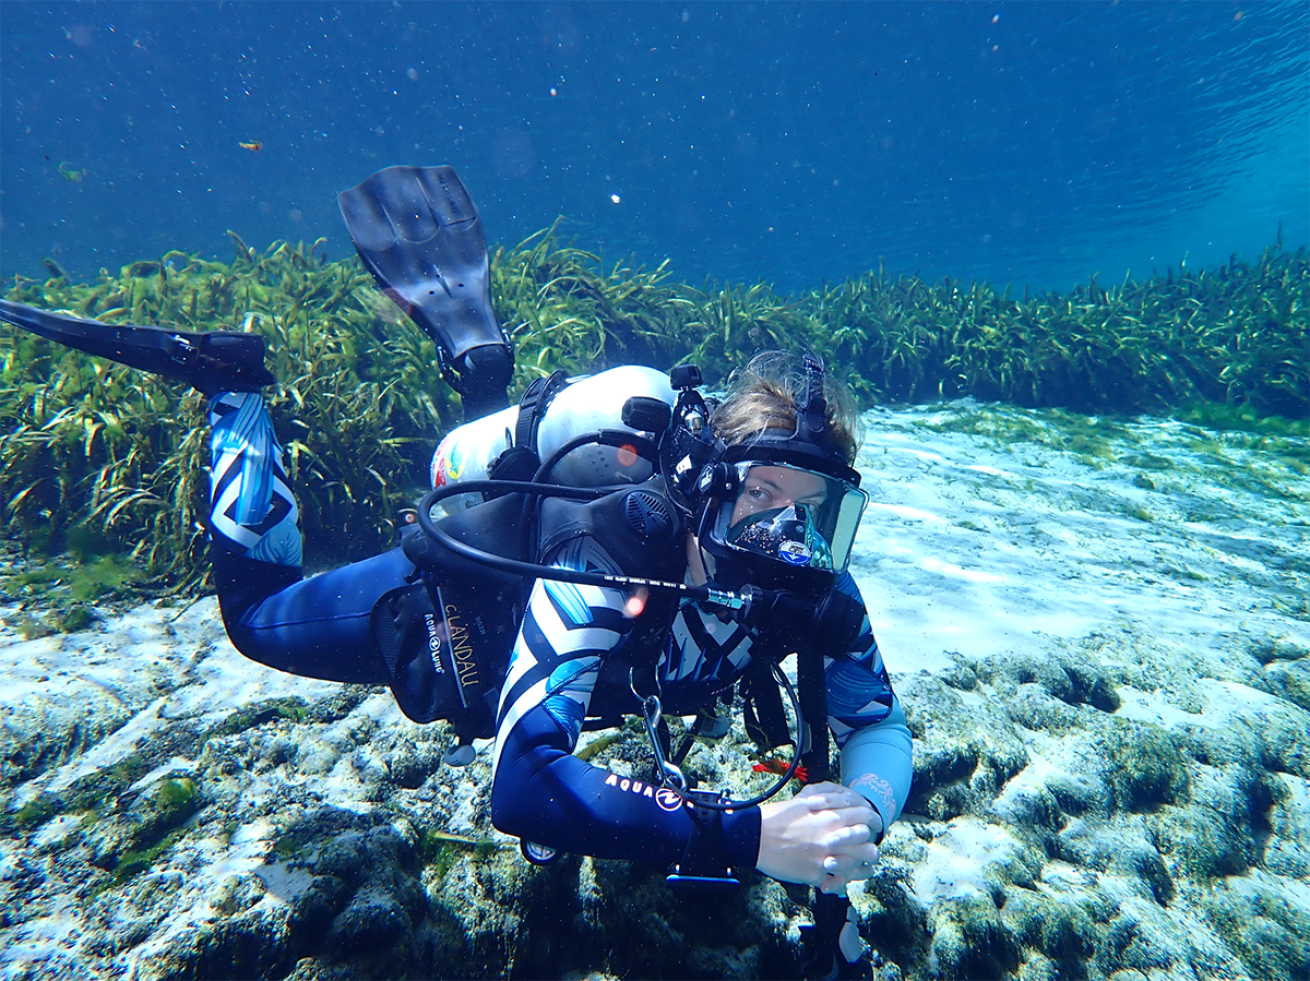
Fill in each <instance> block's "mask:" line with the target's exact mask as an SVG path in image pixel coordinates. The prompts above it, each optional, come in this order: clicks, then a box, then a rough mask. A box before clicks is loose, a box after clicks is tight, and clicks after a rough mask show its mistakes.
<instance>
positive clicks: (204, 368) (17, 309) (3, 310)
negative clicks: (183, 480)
mask: <svg viewBox="0 0 1310 981" xmlns="http://www.w3.org/2000/svg"><path fill="white" fill-rule="evenodd" d="M0 320H3V321H5V322H6V323H10V324H13V325H14V326H15V327H21V328H23V329H24V330H30V331H31V332H32V333H33V334H39V335H41V336H42V337H45V338H48V339H49V340H52V341H58V342H59V343H60V344H66V345H68V346H69V347H75V348H77V349H78V350H79V351H85V352H86V353H87V354H94V355H97V356H98V357H102V358H108V359H109V360H110V361H117V362H118V363H119V364H125V365H129V366H131V367H133V368H139V369H141V370H142V371H149V372H152V373H154V374H156V375H163V376H165V377H166V378H177V379H180V380H182V381H184V382H186V383H187V384H189V385H191V386H192V387H194V388H197V389H199V390H200V391H201V392H203V393H204V394H206V395H213V394H214V393H215V392H254V391H257V390H259V389H260V388H263V387H264V386H265V385H271V384H273V381H274V378H273V376H272V375H271V374H270V373H269V371H268V369H266V368H265V367H264V338H263V337H261V336H260V335H259V334H246V333H241V332H239V331H226V330H216V331H209V332H207V333H189V332H187V331H182V330H169V329H168V328H167V327H143V326H140V325H138V324H104V323H101V322H100V321H98V320H87V319H85V318H83V317H74V316H72V315H71V314H66V313H51V312H50V311H49V310H38V309H37V308H36V307H29V306H27V305H25V304H22V303H14V302H13V301H12V300H0Z"/></svg>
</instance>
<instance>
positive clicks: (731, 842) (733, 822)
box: [723, 807, 760, 869]
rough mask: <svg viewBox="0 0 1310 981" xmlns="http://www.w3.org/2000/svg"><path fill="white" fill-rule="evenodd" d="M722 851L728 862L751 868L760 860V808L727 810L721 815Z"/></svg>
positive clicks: (743, 867) (736, 865) (737, 866)
mask: <svg viewBox="0 0 1310 981" xmlns="http://www.w3.org/2000/svg"><path fill="white" fill-rule="evenodd" d="M723 853H724V856H725V857H726V858H727V860H728V864H729V865H731V866H733V867H734V868H739V869H753V868H755V863H757V862H758V861H759V860H760V809H759V808H758V807H748V808H746V810H744V811H729V812H726V813H724V815H723Z"/></svg>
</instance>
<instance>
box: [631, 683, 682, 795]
mask: <svg viewBox="0 0 1310 981" xmlns="http://www.w3.org/2000/svg"><path fill="white" fill-rule="evenodd" d="M633 694H637V690H636V687H635V686H634V687H633ZM637 697H638V698H641V696H640V695H638V696H637ZM641 714H642V718H643V719H644V720H645V722H646V738H647V739H649V740H650V749H651V752H652V753H653V754H654V755H655V766H656V769H658V770H659V772H660V775H661V778H662V782H663V784H664V785H665V786H667V787H671V788H672V789H673V790H676V791H677V792H678V793H679V794H680V795H681V794H684V793H686V792H687V778H686V777H685V776H683V774H682V770H681V768H680V767H679V766H678V765H677V764H676V763H670V762H669V761H668V760H667V759H665V757H664V749H663V747H661V746H660V737H659V731H658V730H659V724H660V716H662V715H663V714H664V707H663V706H662V705H661V704H660V698H659V696H658V695H647V696H646V697H645V698H642V699H641Z"/></svg>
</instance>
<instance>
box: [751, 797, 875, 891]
mask: <svg viewBox="0 0 1310 981" xmlns="http://www.w3.org/2000/svg"><path fill="white" fill-rule="evenodd" d="M760 815H761V822H760V856H759V860H758V861H757V862H756V864H755V867H756V868H757V869H759V870H760V871H761V872H763V873H764V874H765V875H767V876H770V877H772V878H774V879H778V880H780V881H782V882H801V883H805V884H806V885H811V886H818V887H819V889H820V890H821V891H822V892H833V893H844V892H845V891H846V887H847V886H848V885H849V884H850V883H852V882H855V881H856V880H859V879H867V878H868V877H869V876H870V875H872V874H873V863H874V862H876V861H877V860H878V847H877V846H876V845H875V844H873V841H874V839H875V838H876V837H877V836H878V832H879V831H880V830H881V828H882V824H881V822H880V820H879V818H878V814H877V812H876V811H875V810H874V809H873V808H872V807H870V806H869V802H868V801H867V800H865V799H864V798H863V797H861V796H860V795H859V794H857V793H855V791H853V790H850V789H848V788H846V787H842V786H840V785H839V784H835V783H821V784H814V785H811V786H809V787H806V788H805V789H804V790H802V791H801V792H800V793H799V794H797V795H796V796H795V797H793V798H792V799H791V800H788V801H781V802H778V803H767V804H762V805H761V806H760Z"/></svg>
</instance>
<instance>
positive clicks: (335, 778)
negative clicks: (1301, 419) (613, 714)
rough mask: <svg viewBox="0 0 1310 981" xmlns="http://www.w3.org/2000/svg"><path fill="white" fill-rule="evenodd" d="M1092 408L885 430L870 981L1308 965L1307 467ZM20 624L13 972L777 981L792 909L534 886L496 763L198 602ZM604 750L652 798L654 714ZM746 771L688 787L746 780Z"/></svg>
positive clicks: (561, 879) (861, 574) (875, 549)
mask: <svg viewBox="0 0 1310 981" xmlns="http://www.w3.org/2000/svg"><path fill="white" fill-rule="evenodd" d="M1078 418H1079V420H1080V421H1077V422H1075V421H1074V417H1068V416H1062V415H1060V414H1058V413H1041V412H1028V411H1025V410H1019V409H1008V408H999V407H995V406H980V405H976V404H973V403H970V402H962V403H953V404H950V405H946V406H933V407H923V408H916V409H905V410H900V411H895V412H889V411H877V412H873V413H870V414H869V415H868V417H867V421H868V424H869V435H868V438H867V439H866V443H865V447H864V450H863V452H862V455H861V459H860V467H861V470H862V471H863V473H864V474H865V476H866V486H867V487H868V488H869V489H870V491H871V493H872V495H873V502H872V504H871V506H870V510H869V512H868V514H867V516H866V519H865V524H864V527H863V529H862V532H861V544H860V546H859V551H858V553H857V557H856V559H855V561H854V563H853V571H854V573H855V576H856V579H857V581H858V582H859V585H860V587H861V589H862V590H863V591H864V594H865V598H866V600H867V602H868V606H869V609H870V611H871V615H872V616H873V618H874V626H875V630H876V632H877V634H878V636H879V639H880V642H881V645H882V647H883V650H884V654H885V657H886V660H887V663H888V666H889V668H890V670H891V672H892V676H893V681H894V683H895V684H896V687H897V690H898V693H899V695H900V697H901V699H902V701H903V702H904V704H905V708H906V712H907V715H908V717H909V720H910V725H911V728H912V730H913V733H914V736H915V754H916V763H915V788H914V793H913V797H912V799H911V801H910V804H909V807H908V808H907V813H906V815H905V817H904V818H903V819H902V820H901V821H900V822H899V823H898V824H897V825H896V826H895V828H894V829H893V830H892V832H891V834H890V835H889V836H888V838H887V841H886V842H885V844H884V848H883V856H882V860H881V862H880V865H879V868H878V871H877V874H876V875H875V876H874V878H872V879H871V880H869V881H868V882H867V883H866V884H863V885H862V886H858V887H856V888H854V889H853V890H852V901H853V902H854V904H855V907H856V909H857V910H858V912H859V915H860V922H861V928H862V932H863V934H864V936H865V938H866V939H867V940H868V942H869V943H870V945H871V946H872V947H873V949H874V960H875V975H876V976H877V977H879V978H883V979H889V981H890V979H895V978H913V979H930V978H1001V977H1006V978H1022V979H1033V981H1036V979H1055V978H1088V979H1100V978H1113V979H1115V981H1144V979H1153V981H1154V979H1160V981H1165V979H1179V981H1191V979H1212V978H1225V979H1227V978H1248V977H1249V978H1268V979H1296V978H1307V977H1310V848H1308V847H1307V846H1308V844H1310V543H1308V542H1307V538H1308V537H1310V506H1308V503H1307V502H1308V501H1310V476H1307V473H1308V472H1310V469H1308V467H1307V464H1310V448H1308V447H1307V445H1306V441H1305V440H1297V439H1294V438H1282V439H1276V438H1269V439H1257V438H1252V437H1249V436H1243V435H1234V434H1223V433H1215V432H1209V431H1206V430H1203V429H1198V428H1196V427H1192V426H1187V425H1184V424H1181V423H1177V422H1172V421H1169V420H1159V419H1150V418H1141V419H1136V420H1131V421H1118V422H1112V421H1107V420H1090V421H1088V420H1086V419H1081V417H1078ZM14 561H17V560H14ZM37 612H38V613H39V611H37ZM33 615H34V611H33V609H32V603H31V602H30V601H28V600H21V599H20V598H19V597H16V596H9V597H7V599H6V600H5V602H4V603H3V605H0V621H2V622H3V625H4V626H3V627H0V670H3V675H4V689H3V690H4V698H3V708H2V709H0V811H2V812H3V823H2V824H0V967H2V969H3V971H4V975H5V977H7V978H13V979H47V978H49V979H55V978H61V979H62V978H74V977H77V978H82V977H86V978H128V979H140V981H146V979H156V978H177V977H193V978H247V977H249V978H294V979H297V981H308V979H314V978H323V979H327V978H392V977H410V978H416V977H441V978H481V977H492V976H511V977H524V978H537V977H542V978H544V977H558V978H566V977H568V978H582V977H595V978H610V977H613V978H619V977H624V978H631V977H667V978H687V977H707V978H708V977H737V978H753V977H785V976H788V975H789V974H790V973H791V972H793V971H794V963H793V957H794V952H795V943H796V939H797V936H798V930H799V927H800V926H801V925H802V924H803V923H806V922H808V917H809V914H808V911H807V909H806V906H805V900H806V891H805V890H803V889H800V888H796V887H784V886H781V885H779V884H777V883H774V882H771V881H768V880H764V879H760V878H750V877H748V878H747V880H746V882H745V883H744V884H743V886H742V888H741V889H739V890H738V891H737V892H736V893H735V894H733V895H731V896H728V897H722V896H715V897H681V896H677V895H674V894H673V893H671V892H670V891H669V890H668V889H667V888H666V887H665V885H664V882H663V874H664V870H663V869H656V868H649V867H644V866H639V865H629V864H626V863H616V862H603V861H592V860H591V859H589V858H582V857H574V856H565V857H563V858H562V859H561V860H560V861H558V862H556V863H554V864H552V865H549V866H545V867H535V866H531V865H529V864H527V863H526V862H525V861H524V860H523V859H522V858H521V857H520V854H519V851H518V847H517V842H515V841H513V840H510V839H507V838H505V837H504V836H502V835H500V834H498V833H497V832H496V831H495V830H494V829H493V828H492V827H491V824H490V820H489V814H488V810H489V808H488V784H489V779H490V773H489V765H488V759H489V755H490V754H489V751H488V748H487V747H486V746H483V747H482V749H481V751H480V752H479V755H478V759H477V760H476V761H475V762H474V764H473V765H472V766H470V767H468V768H467V769H462V770H460V769H452V768H450V767H447V766H444V765H443V764H442V763H441V755H442V752H443V751H444V749H445V748H446V746H447V744H448V741H449V735H448V733H447V732H446V731H445V730H444V727H443V726H441V725H434V726H426V727H424V726H417V725H414V724H412V723H410V722H408V721H407V720H405V719H404V717H403V716H402V715H401V714H400V713H399V711H398V710H397V709H396V707H395V706H394V704H393V703H392V701H391V698H390V696H389V695H388V694H387V693H386V692H385V691H383V690H380V689H372V688H362V687H346V686H340V685H334V684H329V683H325V682H318V681H313V680H307V679H302V678H295V677H292V676H289V675H282V674H279V673H277V672H275V671H272V670H269V669H266V668H263V667H261V666H260V665H258V664H255V663H252V662H249V661H246V660H245V659H243V658H242V657H241V656H240V655H238V654H237V653H236V652H235V651H234V650H233V648H232V647H231V645H230V644H229V643H228V642H227V639H226V637H225V635H224V632H223V628H222V624H221V622H220V620H219V617H218V611H217V607H216V604H215V603H214V601H213V599H212V598H204V599H200V600H198V601H195V602H191V603H189V604H186V605H180V604H179V605H166V604H164V603H154V604H149V605H145V606H141V607H139V608H136V609H132V610H129V611H126V612H112V611H108V610H106V611H103V617H102V619H101V620H100V621H98V622H97V623H95V624H93V626H92V628H91V629H89V630H86V631H83V632H79V633H70V634H51V635H48V636H44V637H39V638H36V639H32V640H26V641H25V640H23V639H22V638H21V636H20V635H19V633H18V632H17V630H16V628H15V627H14V624H15V623H17V622H18V621H19V618H20V617H28V618H30V617H31V616H33ZM596 738H601V739H604V740H605V743H604V744H603V748H601V747H599V746H597V747H593V749H596V750H597V752H596V755H595V757H594V760H595V761H596V762H598V763H601V764H603V765H607V766H609V767H610V768H611V769H613V770H614V771H615V772H617V773H620V774H623V775H625V776H630V777H633V778H636V779H642V778H644V776H645V775H646V774H647V772H648V770H649V758H648V753H647V750H646V747H645V746H644V744H643V738H644V737H643V736H642V735H641V733H640V732H639V731H638V730H637V729H636V728H635V727H634V728H629V729H624V730H621V731H620V732H619V734H618V737H617V738H616V739H614V738H610V736H608V735H602V736H599V737H589V739H596ZM748 749H749V746H748V744H747V743H746V741H745V738H744V735H743V734H742V733H741V726H740V724H739V723H738V724H737V725H736V726H735V727H734V730H733V732H732V733H731V734H730V735H729V736H728V737H726V738H725V739H724V740H722V741H721V742H720V743H718V744H702V745H699V746H698V747H697V749H696V750H695V751H694V752H693V754H692V756H691V758H690V760H689V767H690V768H691V769H692V770H694V771H696V772H699V773H700V774H701V775H702V777H703V779H705V780H706V781H707V782H710V783H715V782H716V781H717V782H720V783H721V782H724V781H728V782H734V783H740V781H741V780H742V779H744V776H743V775H744V774H748V773H750V765H751V762H752V760H751V758H750V756H749V755H748Z"/></svg>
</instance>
